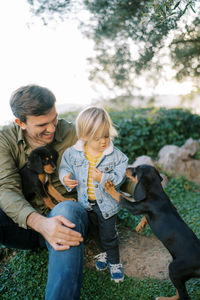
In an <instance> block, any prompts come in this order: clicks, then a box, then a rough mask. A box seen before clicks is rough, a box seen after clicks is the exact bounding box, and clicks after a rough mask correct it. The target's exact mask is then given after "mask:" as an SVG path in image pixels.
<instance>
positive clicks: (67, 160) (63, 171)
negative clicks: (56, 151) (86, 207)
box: [59, 148, 75, 192]
mask: <svg viewBox="0 0 200 300" xmlns="http://www.w3.org/2000/svg"><path fill="white" fill-rule="evenodd" d="M69 173H71V177H70V178H71V179H74V180H75V174H74V170H73V166H72V163H71V148H68V149H67V150H65V152H64V153H63V155H62V159H61V163H60V167H59V179H60V182H61V183H62V184H63V185H64V187H65V188H66V190H67V191H68V192H70V191H71V190H72V189H71V188H69V187H67V186H66V185H65V184H64V182H63V177H64V176H65V175H67V174H69Z"/></svg>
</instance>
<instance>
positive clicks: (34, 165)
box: [27, 152, 44, 174]
mask: <svg viewBox="0 0 200 300" xmlns="http://www.w3.org/2000/svg"><path fill="white" fill-rule="evenodd" d="M27 167H28V168H29V169H30V170H31V171H33V172H35V173H37V174H42V173H44V169H43V164H42V160H41V157H40V155H39V154H38V153H34V152H31V154H30V155H29V157H28V163H27Z"/></svg>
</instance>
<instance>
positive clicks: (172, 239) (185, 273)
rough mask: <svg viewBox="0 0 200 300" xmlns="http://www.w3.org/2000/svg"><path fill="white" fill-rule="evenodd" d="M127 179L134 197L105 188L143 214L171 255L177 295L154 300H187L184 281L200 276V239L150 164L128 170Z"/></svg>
mask: <svg viewBox="0 0 200 300" xmlns="http://www.w3.org/2000/svg"><path fill="white" fill-rule="evenodd" d="M127 176H128V177H129V178H130V179H132V180H133V181H134V182H135V183H136V187H135V190H134V193H133V198H128V197H126V196H124V195H122V194H119V193H118V192H117V191H116V190H115V188H114V185H113V183H112V182H110V181H108V182H106V184H105V189H106V191H107V193H109V194H110V195H111V196H112V197H113V198H114V199H115V200H116V201H119V202H120V204H121V206H122V207H124V208H126V209H127V210H128V211H130V213H132V214H133V215H140V214H144V215H145V216H146V219H147V222H148V224H149V225H150V227H151V229H152V231H153V233H154V234H155V235H156V236H157V237H158V239H159V240H160V241H161V242H162V243H163V245H164V246H165V247H166V248H167V249H168V251H169V252H170V254H171V255H172V258H173V260H172V262H171V263H170V265H169V277H170V279H171V281H172V283H173V284H174V286H175V287H176V296H173V297H169V298H168V297H158V298H157V300H164V299H165V300H166V299H171V300H178V299H179V300H189V299H190V297H189V295H188V293H187V290H186V287H185V282H186V281H187V280H189V279H190V278H193V277H196V278H199V277H200V240H199V239H198V238H197V236H196V235H195V234H194V233H193V231H192V230H191V229H190V228H189V227H188V226H187V225H186V223H185V222H184V221H183V220H182V219H181V217H180V216H179V214H178V212H177V210H176V208H175V207H174V206H173V204H172V203H171V201H170V199H169V198H168V196H167V195H166V193H165V192H164V190H163V188H162V185H161V181H162V178H161V176H160V174H159V173H158V171H157V170H156V169H155V168H154V167H152V166H150V165H140V166H138V167H136V168H128V169H127Z"/></svg>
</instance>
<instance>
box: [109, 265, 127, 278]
mask: <svg viewBox="0 0 200 300" xmlns="http://www.w3.org/2000/svg"><path fill="white" fill-rule="evenodd" d="M109 269H110V275H111V280H113V281H114V282H116V283H118V282H120V281H124V274H123V271H122V264H109Z"/></svg>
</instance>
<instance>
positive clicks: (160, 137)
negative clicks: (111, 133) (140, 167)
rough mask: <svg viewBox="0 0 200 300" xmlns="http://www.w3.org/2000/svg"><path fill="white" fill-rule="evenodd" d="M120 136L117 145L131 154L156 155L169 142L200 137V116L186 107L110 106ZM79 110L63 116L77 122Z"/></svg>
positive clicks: (134, 155) (176, 142) (180, 142)
mask: <svg viewBox="0 0 200 300" xmlns="http://www.w3.org/2000/svg"><path fill="white" fill-rule="evenodd" d="M108 111H109V113H110V116H111V119H112V121H113V122H114V124H115V126H116V128H117V130H118V133H119V136H118V137H117V138H116V139H115V145H116V146H117V147H118V148H119V149H120V150H121V151H123V152H124V153H125V154H126V155H127V156H128V157H129V163H132V162H133V161H134V160H135V159H136V157H138V156H141V155H148V156H150V157H152V158H156V157H157V155H158V152H159V151H160V149H161V148H162V147H163V146H165V145H170V144H174V145H177V146H182V145H183V144H184V143H185V141H186V140H187V139H188V138H190V137H192V138H193V139H199V138H200V116H199V115H196V114H192V113H191V112H190V111H188V110H183V109H166V108H140V109H134V108H133V107H128V108H127V109H126V110H124V111H118V110H114V109H108ZM76 115H77V112H69V113H66V114H64V115H62V117H64V118H66V119H67V120H70V121H74V120H75V117H76Z"/></svg>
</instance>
